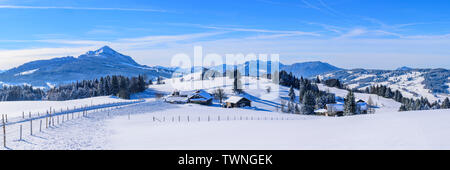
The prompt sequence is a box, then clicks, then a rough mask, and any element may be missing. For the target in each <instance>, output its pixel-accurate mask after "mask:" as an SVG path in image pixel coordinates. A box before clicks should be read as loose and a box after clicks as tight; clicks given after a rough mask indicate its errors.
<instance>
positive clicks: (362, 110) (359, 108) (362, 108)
mask: <svg viewBox="0 0 450 170" xmlns="http://www.w3.org/2000/svg"><path fill="white" fill-rule="evenodd" d="M368 110H369V105H368V104H367V103H366V102H365V101H364V100H359V101H358V102H356V112H357V113H356V114H367V111H368Z"/></svg>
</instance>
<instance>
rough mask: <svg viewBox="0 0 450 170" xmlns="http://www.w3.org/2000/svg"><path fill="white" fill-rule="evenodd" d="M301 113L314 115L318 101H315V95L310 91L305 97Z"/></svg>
mask: <svg viewBox="0 0 450 170" xmlns="http://www.w3.org/2000/svg"><path fill="white" fill-rule="evenodd" d="M302 105H303V106H302V108H301V113H302V114H307V115H309V114H314V106H315V105H316V101H315V99H314V94H313V92H311V91H308V92H306V93H305V95H304V96H303V102H302Z"/></svg>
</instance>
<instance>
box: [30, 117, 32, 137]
mask: <svg viewBox="0 0 450 170" xmlns="http://www.w3.org/2000/svg"><path fill="white" fill-rule="evenodd" d="M30 135H31V136H33V119H30Z"/></svg>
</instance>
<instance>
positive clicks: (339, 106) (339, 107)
mask: <svg viewBox="0 0 450 170" xmlns="http://www.w3.org/2000/svg"><path fill="white" fill-rule="evenodd" d="M327 108H328V109H333V110H334V111H336V112H342V111H344V105H343V104H327Z"/></svg>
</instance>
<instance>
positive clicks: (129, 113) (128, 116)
mask: <svg viewBox="0 0 450 170" xmlns="http://www.w3.org/2000/svg"><path fill="white" fill-rule="evenodd" d="M128 120H130V112H128Z"/></svg>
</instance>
